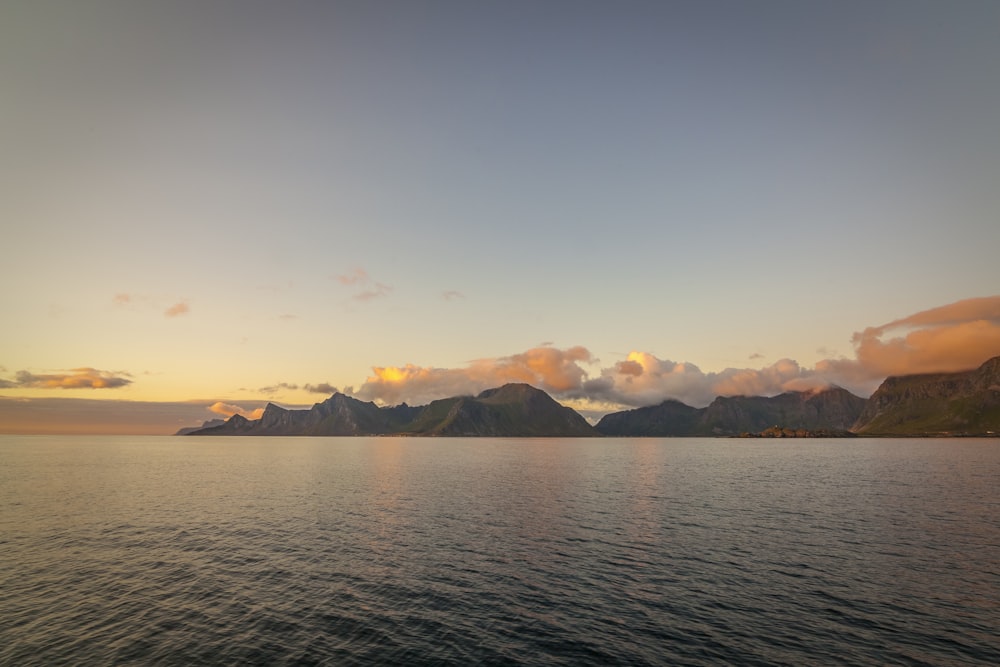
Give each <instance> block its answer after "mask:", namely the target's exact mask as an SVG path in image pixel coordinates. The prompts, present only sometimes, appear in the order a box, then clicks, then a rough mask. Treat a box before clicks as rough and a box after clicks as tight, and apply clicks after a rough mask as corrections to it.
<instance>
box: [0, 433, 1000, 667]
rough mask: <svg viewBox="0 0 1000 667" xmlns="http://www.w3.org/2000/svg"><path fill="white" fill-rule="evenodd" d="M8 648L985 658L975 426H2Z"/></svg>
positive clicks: (427, 656) (0, 569)
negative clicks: (73, 433)
mask: <svg viewBox="0 0 1000 667" xmlns="http://www.w3.org/2000/svg"><path fill="white" fill-rule="evenodd" d="M0 463H2V465H0V547H2V548H0V663H2V664H51V663H54V662H59V661H63V662H70V663H101V664H104V663H121V662H136V663H141V664H147V663H158V662H161V663H169V664H189V663H200V664H231V663H245V664H331V665H333V664H337V665H339V664H352V663H356V664H371V663H382V664H385V663H395V664H401V663H413V662H436V663H442V664H468V663H470V662H474V663H483V662H485V663H508V664H509V663H525V664H552V663H558V662H564V663H572V664H588V663H589V664H607V663H612V664H614V663H619V664H620V663H626V664H664V663H667V664H676V663H685V664H718V663H720V662H730V663H740V664H796V665H797V664H804V663H810V664H816V663H830V662H835V663H838V664H887V663H897V664H898V663H902V664H915V663H921V662H923V663H931V664H997V663H1000V642H998V640H997V635H996V628H997V627H1000V609H998V607H997V602H996V601H997V600H998V599H1000V519H998V517H1000V513H998V509H1000V485H998V484H997V480H998V479H1000V447H997V441H987V440H952V441H945V440H856V441H855V440H852V441H843V440H836V441H816V440H810V441H796V442H788V441H745V440H708V439H700V440H699V439H695V440H687V439H673V440H657V439H649V440H644V439H634V440H615V439H601V440H592V439H586V440H571V439H565V440H560V439H551V440H550V439H540V440H530V439H529V440H503V439H495V440H494V439H474V440H464V439H402V438H382V439H380V438H315V439H314V438H268V439H261V438H258V439H254V438H246V439H244V438H227V439H211V438H206V439H199V438H128V437H117V438H82V437H77V438H65V437H63V438H60V437H30V438H23V437H3V438H0Z"/></svg>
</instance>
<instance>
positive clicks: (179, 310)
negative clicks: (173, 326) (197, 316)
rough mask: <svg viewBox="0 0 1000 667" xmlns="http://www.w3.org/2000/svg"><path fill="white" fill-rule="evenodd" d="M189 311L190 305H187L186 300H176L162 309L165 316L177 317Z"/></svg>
mask: <svg viewBox="0 0 1000 667" xmlns="http://www.w3.org/2000/svg"><path fill="white" fill-rule="evenodd" d="M189 312H191V307H190V306H188V304H187V301H178V302H177V303H175V304H174V305H172V306H170V307H169V308H167V309H166V310H165V311H163V314H164V315H165V316H166V317H177V316H178V315H186V314H187V313H189Z"/></svg>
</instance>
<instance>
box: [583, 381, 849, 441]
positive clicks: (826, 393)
mask: <svg viewBox="0 0 1000 667" xmlns="http://www.w3.org/2000/svg"><path fill="white" fill-rule="evenodd" d="M864 406H865V399H863V398H860V397H858V396H855V395H854V394H852V393H850V392H849V391H847V390H846V389H842V388H840V387H831V388H829V389H825V390H823V391H818V392H802V391H789V392H786V393H784V394H780V395H778V396H770V397H766V396H719V397H718V398H716V399H715V400H714V401H712V403H711V404H710V405H709V406H708V407H706V408H700V409H699V408H692V407H690V406H688V405H685V404H684V403H680V402H679V401H674V400H669V401H664V402H663V403H660V404H659V405H653V406H649V407H645V408H638V409H636V410H626V411H624V412H615V413H611V414H609V415H605V416H604V418H603V419H601V421H599V422H598V423H597V430H598V431H600V432H601V433H603V434H604V435H614V436H640V437H667V436H713V435H714V436H726V435H739V434H740V433H756V432H759V431H763V430H764V429H767V428H770V427H772V426H779V427H783V428H793V429H807V430H810V431H823V430H828V431H840V430H847V429H849V428H850V427H851V425H852V424H854V422H855V421H857V419H858V417H859V416H860V415H861V411H862V410H863V409H864Z"/></svg>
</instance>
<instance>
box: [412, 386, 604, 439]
mask: <svg viewBox="0 0 1000 667" xmlns="http://www.w3.org/2000/svg"><path fill="white" fill-rule="evenodd" d="M403 432H404V433H408V434H410V435H438V436H491V437H496V436H506V437H580V436H583V437H587V436H594V435H598V433H597V432H596V431H595V430H594V427H593V426H591V425H590V424H588V423H587V420H586V419H584V418H583V417H581V416H580V414H579V413H577V412H576V411H575V410H573V409H571V408H567V407H565V406H563V405H560V404H559V403H557V402H556V401H555V400H553V399H552V397H551V396H549V395H548V394H546V393H545V392H544V391H542V390H540V389H536V388H534V387H532V386H530V385H527V384H506V385H504V386H502V387H499V388H497V389H487V390H486V391H484V392H482V393H481V394H479V395H478V396H476V397H475V398H472V397H465V396H463V397H458V398H446V399H443V400H440V401H434V402H433V403H431V404H430V405H428V406H427V407H426V408H424V409H423V411H422V412H421V413H420V415H418V416H417V418H416V419H415V420H414V421H413V422H412V423H411V424H409V425H408V426H407V427H405V428H404V430H403Z"/></svg>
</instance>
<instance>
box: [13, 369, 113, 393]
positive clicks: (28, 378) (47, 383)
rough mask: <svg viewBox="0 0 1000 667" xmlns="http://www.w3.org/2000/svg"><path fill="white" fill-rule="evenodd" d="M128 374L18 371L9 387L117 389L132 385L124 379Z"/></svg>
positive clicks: (98, 371) (77, 370) (90, 371)
mask: <svg viewBox="0 0 1000 667" xmlns="http://www.w3.org/2000/svg"><path fill="white" fill-rule="evenodd" d="M123 375H127V373H112V372H110V371H101V370H98V369H96V368H73V369H71V370H70V371H69V372H68V373H51V374H46V375H35V374H34V373H30V372H28V371H18V372H17V375H16V380H15V381H14V382H13V383H11V382H10V381H6V380H5V381H4V382H5V383H6V384H7V386H17V387H24V388H27V389H117V388H118V387H124V386H126V385H129V384H132V380H130V379H128V378H127V377H122V376H123Z"/></svg>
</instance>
